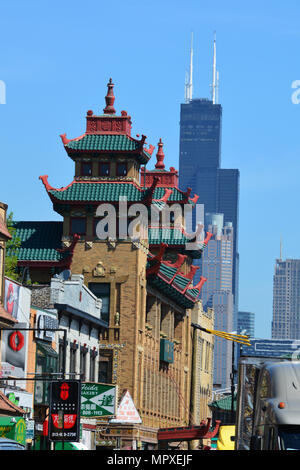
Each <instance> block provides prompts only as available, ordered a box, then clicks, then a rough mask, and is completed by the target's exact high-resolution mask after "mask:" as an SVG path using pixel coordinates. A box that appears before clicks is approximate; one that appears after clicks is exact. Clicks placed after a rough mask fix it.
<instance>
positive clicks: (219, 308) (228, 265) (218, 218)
mask: <svg viewBox="0 0 300 470" xmlns="http://www.w3.org/2000/svg"><path fill="white" fill-rule="evenodd" d="M223 219H224V216H223V214H211V213H209V214H206V217H205V221H206V225H207V228H208V230H209V231H210V232H211V233H212V234H213V236H212V238H211V239H210V240H209V242H208V244H207V247H206V248H205V250H204V252H203V257H202V274H203V276H204V277H206V279H207V282H205V284H204V285H203V287H202V295H201V299H202V303H203V307H204V309H206V308H208V307H210V308H213V310H214V317H215V323H214V326H215V329H216V330H219V331H227V332H232V331H233V330H234V324H233V318H234V304H233V294H232V273H233V271H232V267H233V263H232V254H233V228H232V226H231V224H230V222H227V223H226V224H225V225H223ZM231 354H232V343H231V342H230V341H227V340H224V339H223V338H218V337H217V336H216V337H215V343H214V386H215V387H216V386H218V387H221V388H227V387H229V386H230V372H231Z"/></svg>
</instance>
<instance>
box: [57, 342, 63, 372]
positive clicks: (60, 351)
mask: <svg viewBox="0 0 300 470" xmlns="http://www.w3.org/2000/svg"><path fill="white" fill-rule="evenodd" d="M58 361H59V364H58V367H59V371H60V372H63V369H64V345H63V343H59V347H58Z"/></svg>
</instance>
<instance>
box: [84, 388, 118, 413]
mask: <svg viewBox="0 0 300 470" xmlns="http://www.w3.org/2000/svg"><path fill="white" fill-rule="evenodd" d="M116 399H117V387H116V385H108V384H100V383H83V384H82V385H81V409H80V415H81V416H84V417H86V418H94V417H96V416H114V415H115V413H116Z"/></svg>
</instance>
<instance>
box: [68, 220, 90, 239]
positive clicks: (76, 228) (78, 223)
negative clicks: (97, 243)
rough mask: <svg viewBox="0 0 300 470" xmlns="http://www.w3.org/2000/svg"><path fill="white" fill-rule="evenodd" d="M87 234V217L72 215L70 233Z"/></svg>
mask: <svg viewBox="0 0 300 470" xmlns="http://www.w3.org/2000/svg"><path fill="white" fill-rule="evenodd" d="M75 233H76V234H77V235H85V234H86V219H85V218H84V217H72V218H71V220H70V235H74V234H75Z"/></svg>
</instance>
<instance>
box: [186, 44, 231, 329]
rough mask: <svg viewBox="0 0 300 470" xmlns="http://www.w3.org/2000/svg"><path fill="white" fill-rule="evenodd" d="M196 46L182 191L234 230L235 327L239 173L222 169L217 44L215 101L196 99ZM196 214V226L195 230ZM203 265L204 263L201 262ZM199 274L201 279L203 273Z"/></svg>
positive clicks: (189, 84) (188, 87) (188, 88)
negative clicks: (188, 189) (191, 193)
mask: <svg viewBox="0 0 300 470" xmlns="http://www.w3.org/2000/svg"><path fill="white" fill-rule="evenodd" d="M192 60H193V43H192V44H191V59H190V76H189V80H188V81H187V83H186V93H185V103H182V104H181V109H180V145H179V152H180V154H179V180H180V185H181V186H182V187H192V188H193V191H195V193H196V194H198V195H199V200H198V203H199V204H204V212H205V213H207V212H209V213H221V214H223V215H224V224H225V223H226V222H231V223H232V226H233V276H232V293H233V296H234V310H235V319H234V321H235V324H236V320H237V312H238V271H239V254H238V205H239V170H237V169H223V168H220V166H221V129H222V106H221V105H220V104H218V102H217V101H218V72H217V70H216V40H214V59H213V80H212V98H211V100H209V99H207V98H201V99H195V98H193V94H192V93H193V82H192V80H193V78H192V65H193V64H192ZM196 222H202V223H203V222H204V221H203V220H202V221H196V220H195V214H194V220H193V225H194V227H195V224H196ZM200 263H201V261H200ZM198 271H199V272H198V273H197V275H198V276H200V270H198Z"/></svg>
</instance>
